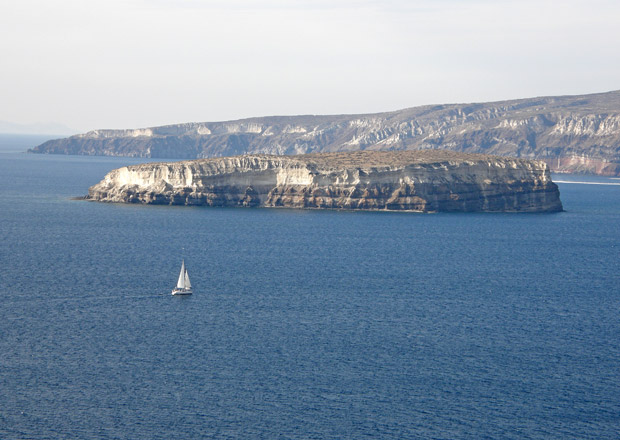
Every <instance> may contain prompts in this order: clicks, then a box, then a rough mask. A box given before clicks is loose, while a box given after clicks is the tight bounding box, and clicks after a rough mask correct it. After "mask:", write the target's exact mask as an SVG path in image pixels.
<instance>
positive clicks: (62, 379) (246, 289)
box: [0, 137, 620, 440]
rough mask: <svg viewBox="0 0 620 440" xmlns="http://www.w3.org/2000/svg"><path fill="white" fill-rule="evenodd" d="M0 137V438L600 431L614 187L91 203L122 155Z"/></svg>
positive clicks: (615, 293)
mask: <svg viewBox="0 0 620 440" xmlns="http://www.w3.org/2000/svg"><path fill="white" fill-rule="evenodd" d="M3 139H4V140H3V142H4V152H0V268H1V270H0V287H1V294H0V438H1V439H201V438H213V439H365V438H367V439H597V440H598V439H618V438H620V185H618V184H619V183H620V180H613V179H607V178H600V177H582V176H555V177H556V179H557V180H563V181H568V180H571V181H582V182H583V181H587V182H603V183H615V185H588V184H576V183H560V184H559V186H560V190H561V198H562V201H563V203H564V208H565V210H566V212H563V213H559V214H540V215H539V214H430V215H429V214H407V213H360V212H334V211H299V210H286V209H272V210H269V209H218V208H196V207H162V206H135V205H115V204H99V203H93V202H85V201H79V200H72V199H71V198H72V197H74V196H81V195H84V194H86V192H87V190H88V187H89V186H90V185H93V184H95V183H97V182H98V181H99V180H100V179H101V178H103V176H104V175H105V173H106V172H108V171H109V170H111V169H114V168H118V167H121V166H124V165H127V164H131V163H138V162H140V160H138V159H128V158H104V157H78V156H42V155H31V154H22V153H17V152H15V151H22V150H23V149H25V148H21V144H20V147H19V148H17V147H16V148H11V145H16V144H15V141H14V140H10V138H7V137H4V138H3ZM35 143H36V142H35ZM182 258H185V261H186V264H187V267H188V270H189V274H190V277H191V280H192V284H193V285H194V295H193V296H191V297H173V296H171V295H170V290H171V288H172V287H173V286H174V284H175V282H176V278H177V276H178V271H179V268H180V264H181V259H182Z"/></svg>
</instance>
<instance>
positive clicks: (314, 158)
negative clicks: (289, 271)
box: [87, 151, 562, 212]
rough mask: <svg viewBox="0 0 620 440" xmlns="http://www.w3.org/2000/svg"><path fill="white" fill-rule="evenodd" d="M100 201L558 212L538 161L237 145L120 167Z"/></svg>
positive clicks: (95, 196) (93, 191)
mask: <svg viewBox="0 0 620 440" xmlns="http://www.w3.org/2000/svg"><path fill="white" fill-rule="evenodd" d="M87 199H90V200H97V201H103V202H123V203H146V204H171V205H206V206H245V207H259V206H260V207H289V208H329V209H360V210H385V211H418V212H436V211H444V212H445V211H456V212H458V211H460V212H470V211H488V212H557V211H561V210H562V204H561V202H560V198H559V191H558V188H557V186H556V185H555V184H554V183H553V182H552V181H551V178H550V174H549V169H548V167H547V165H546V164H545V163H544V162H541V161H531V160H524V159H511V158H504V157H493V156H486V155H474V154H463V153H454V152H448V151H400V152H378V151H375V152H371V151H359V152H352V153H324V154H308V155H301V156H270V155H244V156H235V157H225V158H217V159H199V160H193V161H184V162H173V163H149V164H141V165H133V166H129V167H124V168H119V169H117V170H114V171H111V172H110V173H108V174H107V175H106V176H105V178H104V179H103V180H102V181H101V182H99V183H98V184H96V185H94V186H92V187H91V188H90V189H89V192H88V196H87Z"/></svg>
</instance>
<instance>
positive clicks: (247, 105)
mask: <svg viewBox="0 0 620 440" xmlns="http://www.w3.org/2000/svg"><path fill="white" fill-rule="evenodd" d="M0 33H1V35H2V38H0V54H1V57H2V58H1V62H0V120H4V121H10V122H15V123H34V122H49V121H55V122H60V123H63V124H65V125H68V126H69V127H72V128H74V129H76V130H78V131H86V130H90V129H95V128H130V127H144V126H154V125H164V124H171V123H177V122H190V121H219V120H227V119H237V118H242V117H250V116H266V115H276V114H277V115H293V114H336V113H368V112H379V111H387V110H396V109H400V108H405V107H412V106H416V105H423V104H435V103H451V102H474V101H490V100H499V99H508V98H525V97H532V96H539V95H556V94H581V93H591V92H602V91H609V90H616V89H620V2H619V1H618V0H587V1H577V0H563V1H549V0H531V1H530V0H506V1H502V0H494V1H492V0H411V1H404V0H402V1H401V0H386V1H377V0H329V1H327V0H325V1H324V0H267V1H259V0H226V1H224V0H221V1H220V0H152V1H148V0H125V1H121V0H88V1H85V0H1V1H0Z"/></svg>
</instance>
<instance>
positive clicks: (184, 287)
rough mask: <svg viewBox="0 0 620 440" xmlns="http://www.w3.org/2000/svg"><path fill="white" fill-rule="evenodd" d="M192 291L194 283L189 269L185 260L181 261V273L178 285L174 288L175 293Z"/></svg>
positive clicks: (184, 293) (180, 293) (187, 293)
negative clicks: (191, 280) (188, 271)
mask: <svg viewBox="0 0 620 440" xmlns="http://www.w3.org/2000/svg"><path fill="white" fill-rule="evenodd" d="M192 293H193V292H192V283H190V282H189V275H188V274H187V269H186V268H185V260H183V262H182V263H181V273H179V280H178V281H177V286H176V287H175V288H174V289H172V294H173V295H191V294H192Z"/></svg>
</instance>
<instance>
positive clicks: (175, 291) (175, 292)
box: [172, 289, 193, 296]
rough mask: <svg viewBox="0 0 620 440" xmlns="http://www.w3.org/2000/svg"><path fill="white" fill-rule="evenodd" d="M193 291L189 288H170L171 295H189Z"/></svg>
mask: <svg viewBox="0 0 620 440" xmlns="http://www.w3.org/2000/svg"><path fill="white" fill-rule="evenodd" d="M192 293H193V292H192V290H191V289H172V295H174V296H178V295H191V294H192Z"/></svg>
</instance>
